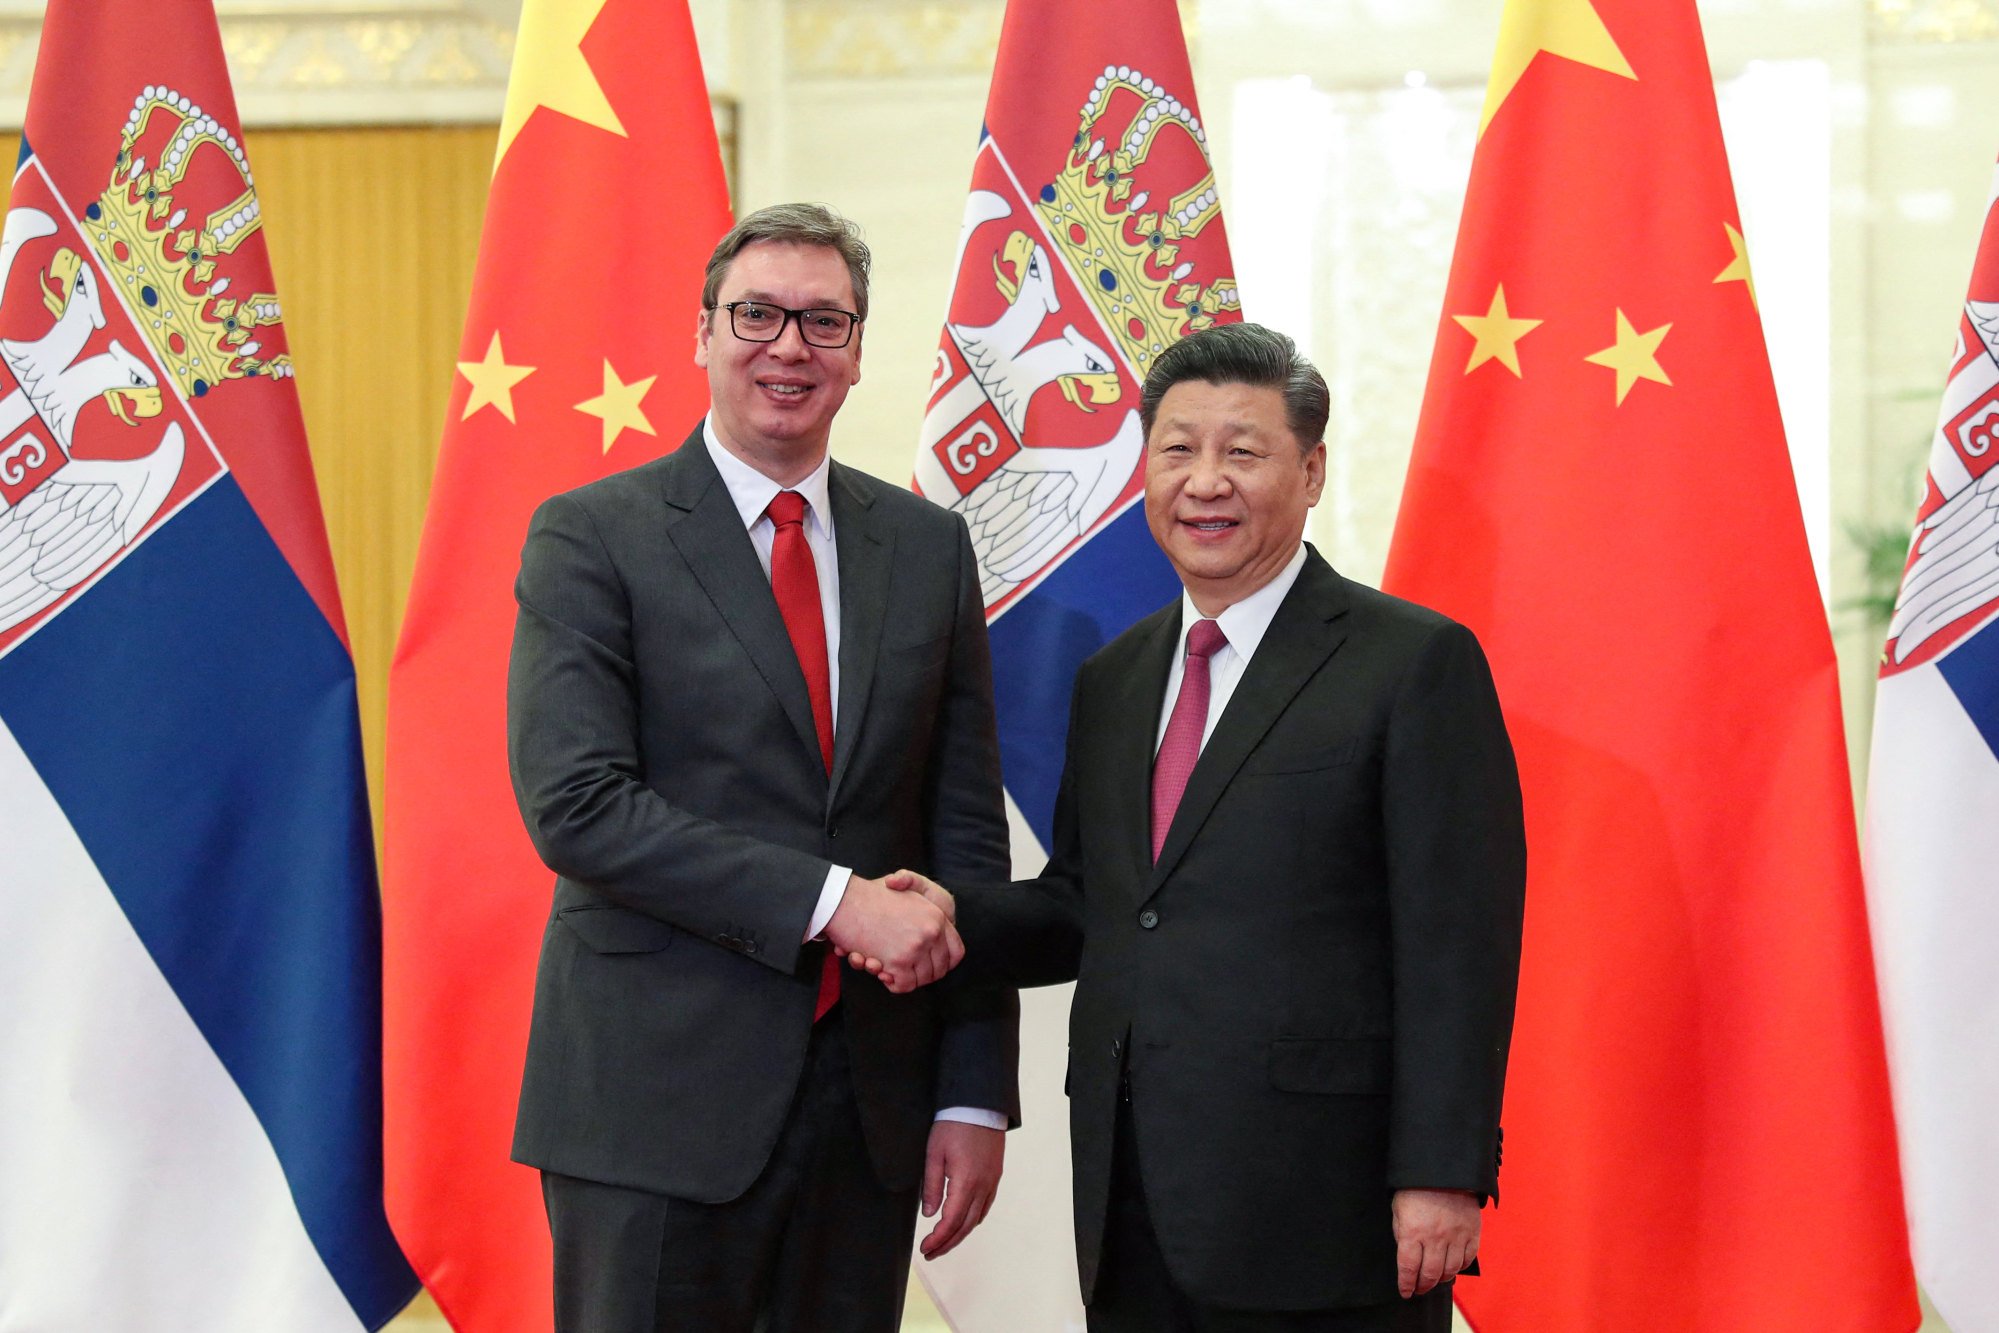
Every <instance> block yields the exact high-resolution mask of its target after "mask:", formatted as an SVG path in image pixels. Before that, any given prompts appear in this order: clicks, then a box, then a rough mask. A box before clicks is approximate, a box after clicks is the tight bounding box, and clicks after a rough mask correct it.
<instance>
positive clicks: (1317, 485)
mask: <svg viewBox="0 0 1999 1333" xmlns="http://www.w3.org/2000/svg"><path fill="white" fill-rule="evenodd" d="M1325 489H1326V442H1325V441H1324V440H1320V441H1319V442H1318V443H1317V444H1315V445H1313V446H1312V447H1311V448H1310V449H1309V450H1307V451H1306V454H1305V504H1306V506H1307V507H1308V508H1309V507H1310V506H1312V505H1315V504H1317V503H1319V493H1320V492H1321V491H1323V490H1325Z"/></svg>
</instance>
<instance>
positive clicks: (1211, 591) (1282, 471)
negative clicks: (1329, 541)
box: [1145, 380, 1326, 616]
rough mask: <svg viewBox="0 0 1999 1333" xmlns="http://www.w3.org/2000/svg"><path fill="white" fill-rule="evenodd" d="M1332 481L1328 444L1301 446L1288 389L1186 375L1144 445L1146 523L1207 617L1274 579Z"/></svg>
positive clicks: (1162, 403) (1161, 407)
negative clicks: (1290, 416) (1289, 416)
mask: <svg viewBox="0 0 1999 1333" xmlns="http://www.w3.org/2000/svg"><path fill="white" fill-rule="evenodd" d="M1325 481H1326V446H1325V444H1324V443H1323V442H1321V443H1316V444H1314V445H1313V446H1312V447H1311V448H1310V449H1301V448H1300V447H1299V445H1298V440H1297V438H1296V437H1295V436H1293V435H1292V433H1291V428H1290V426H1289V424H1288V423H1287V422H1286V420H1285V416H1284V394H1283V392H1282V391H1281V390H1279V389H1275V388H1266V387H1263V386H1260V385H1249V384H1209V383H1206V382H1205V381H1201V380H1184V381H1182V382H1180V383H1178V384H1175V385H1174V386H1173V387H1172V388H1170V389H1168V390H1167V391H1166V393H1165V396H1164V397H1162V398H1161V399H1160V400H1159V409H1158V412H1157V414H1156V415H1155V416H1154V418H1153V423H1152V432H1151V434H1150V435H1148V436H1147V437H1146V441H1145V521H1146V524H1147V526H1149V527H1150V528H1151V529H1152V539H1153V540H1154V541H1156V542H1158V543H1159V548H1160V549H1161V550H1162V551H1164V552H1166V558H1167V559H1168V560H1171V561H1172V562H1173V569H1174V571H1175V572H1176V573H1178V574H1179V575H1180V581H1181V582H1182V583H1183V584H1185V585H1186V587H1187V591H1188V593H1189V594H1190V595H1191V596H1192V597H1193V599H1194V605H1195V606H1196V607H1198V608H1199V609H1200V612H1201V614H1202V615H1204V616H1214V615H1219V614H1221V613H1222V612H1223V611H1224V610H1226V609H1228V608H1229V607H1231V606H1233V605H1235V604H1236V603H1237V602H1239V601H1241V600H1242V599H1243V598H1245V597H1247V596H1249V595H1250V594H1251V593H1253V592H1255V591H1256V590H1257V589H1258V588H1261V587H1262V586H1263V585H1264V584H1266V583H1268V582H1270V580H1271V579H1272V578H1275V577H1276V575H1277V573H1278V571H1280V570H1282V569H1283V568H1284V566H1285V565H1286V564H1288V563H1289V562H1290V560H1291V557H1292V555H1293V554H1295V553H1296V551H1297V550H1298V543H1299V542H1300V541H1301V540H1303V538H1304V535H1305V515H1306V514H1307V512H1309V511H1310V510H1311V508H1312V506H1313V505H1315V504H1317V503H1318V502H1319V492H1320V490H1321V489H1322V488H1323V487H1324V485H1325Z"/></svg>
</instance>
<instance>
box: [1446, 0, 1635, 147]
mask: <svg viewBox="0 0 1999 1333" xmlns="http://www.w3.org/2000/svg"><path fill="white" fill-rule="evenodd" d="M1543 51H1546V52H1547V53H1548V54H1549V55H1551V56H1561V57H1562V58H1563V59H1565V60H1573V61H1575V62H1576V63H1577V64H1580V65H1588V66H1590V67H1591V68H1593V69H1600V70H1603V71H1605V72H1606V73H1610V74H1617V75H1621V76H1622V77H1624V78H1627V79H1636V78H1637V77H1638V76H1637V75H1636V74H1634V73H1632V71H1631V64H1630V62H1629V61H1627V60H1625V58H1624V53H1623V52H1622V51H1620V50H1618V49H1617V42H1616V41H1615V40H1614V39H1613V38H1612V37H1611V35H1610V29H1608V28H1606V27H1604V26H1603V19H1602V18H1601V17H1599V16H1598V14H1597V12H1596V9H1595V7H1594V6H1593V5H1591V3H1590V0H1506V10H1505V12H1504V13H1502V14H1501V15H1500V16H1499V50H1498V51H1497V52H1495V53H1494V55H1493V57H1492V78H1491V80H1490V81H1489V82H1488V83H1487V84H1486V85H1485V114H1483V115H1482V116H1480V117H1479V121H1478V132H1479V133H1480V134H1481V135H1482V134H1484V133H1485V127H1486V126H1488V125H1490V124H1491V123H1492V118H1493V116H1495V115H1496V114H1498V112H1499V108H1500V104H1501V103H1503V102H1505V101H1506V99H1507V98H1508V97H1509V96H1511V95H1512V93H1513V86H1514V85H1515V84H1517V83H1519V82H1520V76H1521V75H1523V74H1525V73H1526V72H1527V67H1528V66H1529V65H1531V64H1533V63H1534V57H1536V56H1538V55H1540V54H1541V53H1542V52H1543Z"/></svg>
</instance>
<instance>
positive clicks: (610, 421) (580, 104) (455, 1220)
mask: <svg viewBox="0 0 1999 1333" xmlns="http://www.w3.org/2000/svg"><path fill="white" fill-rule="evenodd" d="M515 52H516V54H515V57H514V68H513V74H512V77H511V78H510V79H509V81H508V85H507V103H506V111H505V115H504V117H503V119H502V122H501V125H500V136H499V149H498V153H497V155H496V157H495V161H494V169H493V186H492V193H491V196H490V199H489V201H488V203H487V206H486V225H485V231H484V234H483V235H482V237H481V239H480V243H479V265H478V270H477V274H476V276H475V278H474V281H473V288H472V307H471V310H470V312H469V313H468V314H467V315H466V319H465V336H464V341H463V343H462V351H461V352H460V353H459V355H460V357H461V360H460V361H459V364H458V375H457V378H456V380H455V381H454V383H453V385H452V393H451V401H450V407H449V410H448V412H447V415H446V425H445V431H444V443H443V446H442V448H441V449H440V451H439V454H438V461H437V476H436V480H435V482H434V484H433V487H432V490H431V496H430V511H429V514H428V516H427V517H426V518H425V521H424V530H423V542H422V545H421V547H420V548H419V551H418V555H417V569H416V580H415V584H414V586H413V587H412V588H411V591H410V600H409V607H408V610H407V612H406V614H405V616H404V619H403V628H402V637H401V639H400V640H399V641H398V643H397V645H396V655H395V662H394V665H393V666H392V668H391V670H390V675H389V725H388V764H387V784H386V785H387V790H386V811H385V814H384V816H383V821H384V830H383V831H384V835H385V841H386V853H385V863H384V883H383V917H384V935H385V940H384V946H385V947H384V962H385V967H386V972H387V976H386V994H385V1007H386V1014H385V1019H386V1028H385V1037H384V1041H385V1047H386V1049H385V1052H384V1056H385V1060H386V1066H387V1072H386V1082H387V1087H386V1093H387V1114H388V1121H387V1148H388V1198H389V1215H390V1218H391V1220H392V1221H393V1222H394V1224H395V1228H396V1234H397V1236H398V1237H399V1238H400V1239H401V1240H402V1242H403V1247H404V1249H405V1250H406V1251H407V1252H408V1253H409V1256H410V1260H411V1262H412V1263H414V1264H415V1265H416V1269H417V1272H418V1273H420V1274H421V1275H422V1276H423V1280H424V1282H425V1284H426V1285H427V1286H428V1287H429V1288H430V1290H431V1292H432V1294H433V1295H434V1296H435V1297H436V1298H437V1302H438V1305H439V1306H440V1307H441V1308H442V1309H443V1311H444V1314H445V1316H446V1318H448V1319H449V1320H450V1321H451V1324H452V1326H453V1327H454V1328H456V1329H457V1330H459V1333H491V1331H494V1330H535V1329H545V1328H548V1327H549V1326H550V1324H551V1322H552V1317H553V1309H554V1304H553V1295H552V1286H551V1278H550V1273H551V1267H550V1258H549V1241H548V1222H547V1219H546V1217H545V1216H544V1214H543V1212H542V1202H541V1185H540V1180H539V1177H538V1176H537V1175H536V1174H535V1172H534V1171H532V1170H530V1169H529V1168H527V1167H524V1166H516V1165H514V1164H512V1163H510V1162H509V1161H508V1160H507V1153H508V1147H509V1145H510V1143H511V1141H512V1138H513V1123H514V1103H515V1100H516V1098H517V1097H518V1096H519V1093H520V1081H521V1065H522V1059H523V1056H524V1055H525V1053H526V1050H527V1033H528V1011H529V1007H530V1004H531V1001H532V1000H533V995H534V965H535V955H536V949H537V946H538V944H539V942H540V940H541V928H542V924H543V922H544V920H545V919H546V918H547V916H548V903H549V892H550V890H551V887H552V886H553V884H554V877H553V876H552V875H551V874H550V873H549V871H548V870H546V869H545V868H544V867H543V866H542V864H541V861H540V860H539V859H538V858H537V857H536V856H535V853H534V849H533V847H531V846H530V845H529V843H528V838H527V834H526V832H525V831H524V830H523V828H522V827H521V820H520V815H519V812H518V811H517V809H516V807H515V805H514V795H513V788H512V787H511V785H510V784H509V781H508V778H507V754H506V742H507V723H506V676H507V649H508V645H509V643H510V642H511V640H512V638H513V625H514V601H513V575H514V571H515V570H516V569H517V568H518V567H519V565H520V550H521V541H522V539H523V538H524V537H525V536H526V535H527V526H528V517H529V515H531V514H532V513H533V512H534V509H535V506H536V505H538V504H540V503H541V501H542V500H544V499H546V498H547V497H548V496H550V495H553V494H556V493H557V492H560V491H566V490H570V489H572V488H573V487H576V486H580V485H582V484H584V483H585V482H588V481H590V480H592V479H594V478H597V477H601V476H603V475H605V474H606V473H610V472H616V471H619V470H622V469H624V468H628V467H633V466H635V465H637V464H639V463H643V462H645V461H646V460H648V459H651V458H654V457H657V456H658V455H659V454H661V453H663V452H665V451H666V450H667V449H669V448H671V447H672V446H673V445H674V444H675V443H677V442H679V441H680V440H681V439H683V438H684V437H685V436H686V434H687V430H688V427H689V426H690V425H692V424H693V423H694V422H695V421H696V420H698V419H699V418H700V415H701V413H702V412H703V411H705V410H706V406H707V385H706V381H705V380H704V379H703V378H702V376H701V373H700V371H699V370H697V369H696V368H695V365H694V361H693V338H694V322H695V318H696V314H697V312H698V310H699V308H700V296H701V273H702V269H703V267H704V265H705V264H706V263H707V260H708V253H709V251H710V250H711V249H713V248H714V244H715V242H716V241H717V240H719V239H721V236H722V233H723V232H725V231H727V230H728V227H729V206H728V195H727V190H726V188H725V186H724V184H723V180H722V162H721V156H720V153H719V152H718V150H717V147H716V140H715V122H714V118H713V113H712V112H711V111H710V109H709V105H708V95H707V85H706V83H705V82H704V80H703V78H702V73H701V60H700V55H699V53H698V52H697V51H696V49H695V44H694V26H693V22H692V20H691V19H690V18H689V16H688V9H687V5H686V3H685V0H665V2H664V3H662V0H527V3H526V5H525V6H524V7H523V9H522V12H521V26H520V36H519V41H518V44H517V46H516V47H515Z"/></svg>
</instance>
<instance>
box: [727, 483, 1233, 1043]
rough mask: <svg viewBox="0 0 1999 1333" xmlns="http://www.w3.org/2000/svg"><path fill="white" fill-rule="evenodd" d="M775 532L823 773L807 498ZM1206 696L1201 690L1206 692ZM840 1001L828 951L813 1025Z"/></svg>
mask: <svg viewBox="0 0 1999 1333" xmlns="http://www.w3.org/2000/svg"><path fill="white" fill-rule="evenodd" d="M764 513H765V514H767V515H768V516H769V517H770V521H771V524H772V525H773V526H774V527H776V529H777V533H776V536H775V537H774V538H773V539H772V541H771V544H770V590H771V592H772V593H773V594H775V595H776V597H777V611H778V614H779V615H781V616H783V617H784V630H785V633H786V634H788V635H790V636H791V651H792V652H794V653H796V654H797V655H798V668H799V670H800V671H803V672H804V673H805V694H806V697H807V698H808V699H810V700H811V701H812V727H813V730H815V731H817V732H818V733H819V757H820V759H821V760H823V761H824V762H825V764H826V771H827V772H828V773H831V772H832V771H833V687H832V668H831V666H830V665H828V663H827V658H826V613H825V611H824V610H823V609H822V605H821V603H820V601H819V566H818V565H817V564H815V563H814V562H813V559H812V548H811V547H810V546H809V545H807V544H806V541H805V497H804V496H802V495H800V494H799V493H798V492H797V491H779V492H778V493H777V494H776V495H775V496H773V497H771V502H770V507H769V508H767V509H765V510H764ZM1204 693H1205V691H1204ZM839 999H840V957H839V953H838V951H837V950H836V951H832V952H829V953H828V954H827V955H826V961H825V963H824V965H823V966H822V967H821V968H820V971H819V1000H818V1003H817V1004H816V1005H815V1006H814V1008H813V1011H812V1021H813V1022H815V1023H816V1022H818V1021H819V1020H820V1019H822V1018H824V1017H825V1016H826V1011H827V1010H828V1009H831V1008H832V1007H833V1006H834V1004H836V1003H837V1002H838V1001H839Z"/></svg>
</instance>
